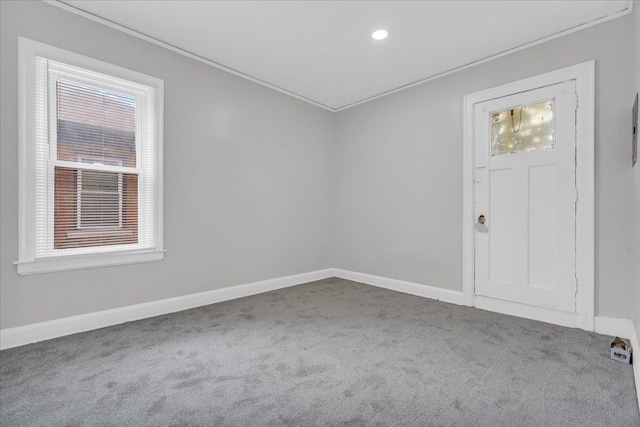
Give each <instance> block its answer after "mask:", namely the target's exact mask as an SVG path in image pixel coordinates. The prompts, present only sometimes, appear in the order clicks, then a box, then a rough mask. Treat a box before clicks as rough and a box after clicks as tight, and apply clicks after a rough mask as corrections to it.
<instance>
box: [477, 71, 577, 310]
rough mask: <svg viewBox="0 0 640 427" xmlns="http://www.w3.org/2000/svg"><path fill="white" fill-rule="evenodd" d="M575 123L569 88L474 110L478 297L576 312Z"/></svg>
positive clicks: (541, 91) (571, 86)
mask: <svg viewBox="0 0 640 427" xmlns="http://www.w3.org/2000/svg"><path fill="white" fill-rule="evenodd" d="M575 117H576V116H575V82H574V81H567V82H564V83H560V84H556V85H552V86H547V87H543V88H540V89H535V90H531V91H527V92H523V93H518V94H514V95H510V96H506V97H502V98H498V99H493V100H490V101H486V102H483V103H479V104H476V105H475V110H474V123H475V124H474V126H475V133H474V141H475V142H474V144H475V177H474V182H475V210H476V217H478V216H480V215H485V223H484V225H482V224H476V238H475V242H476V247H475V293H476V294H477V295H482V296H487V297H492V298H497V299H504V300H508V301H514V302H519V303H524V304H529V305H534V306H540V307H547V308H553V309H556V310H561V311H566V312H575V302H576V301H575V292H576V282H575V212H576V211H575V208H576V205H575V147H576V145H575ZM492 137H493V139H492Z"/></svg>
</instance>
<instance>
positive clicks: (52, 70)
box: [17, 38, 163, 274]
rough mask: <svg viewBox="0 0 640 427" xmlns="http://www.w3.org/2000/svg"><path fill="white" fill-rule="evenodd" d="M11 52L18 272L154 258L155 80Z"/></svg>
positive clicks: (158, 224)
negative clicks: (17, 103)
mask: <svg viewBox="0 0 640 427" xmlns="http://www.w3.org/2000/svg"><path fill="white" fill-rule="evenodd" d="M19 47H20V61H21V66H22V67H23V69H24V70H25V71H24V73H21V75H20V77H21V80H20V89H21V101H22V103H23V105H24V108H23V109H21V113H22V114H23V116H24V117H23V118H22V123H23V124H24V127H23V128H22V129H21V144H22V146H23V149H22V150H21V156H22V157H21V174H22V177H23V178H22V179H21V184H22V185H21V188H20V191H21V193H22V194H23V197H21V200H24V203H22V204H21V206H20V226H21V239H20V260H19V261H18V263H17V264H18V273H20V274H30V273H38V272H46V271H58V270H68V269H75V268H88V267H98V266H104V265H118V264H128V263H134V262H142V261H155V260H160V259H162V257H163V246H162V212H161V207H162V200H161V195H162V167H161V166H162V163H161V160H162V139H161V135H162V133H161V126H162V90H163V83H162V81H161V80H158V79H155V78H153V77H149V76H146V75H143V74H139V73H136V72H133V71H129V70H126V69H123V68H120V67H116V66H113V65H110V64H106V63H103V62H100V61H96V60H93V59H90V58H87V57H84V56H80V55H76V54H73V53H71V52H68V51H64V50H61V49H57V48H54V47H51V46H47V45H44V44H42V43H37V42H33V41H31V40H27V39H23V38H20V45H19Z"/></svg>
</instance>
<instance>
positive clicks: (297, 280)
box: [0, 268, 334, 350]
mask: <svg viewBox="0 0 640 427" xmlns="http://www.w3.org/2000/svg"><path fill="white" fill-rule="evenodd" d="M333 276H334V274H333V269H330V268H329V269H326V270H318V271H313V272H310V273H303V274H296V275H293V276H285V277H279V278H276V279H270V280H263V281H260V282H253V283H248V284H245V285H238V286H229V287H226V288H222V289H214V290H211V291H207V292H200V293H197V294H190V295H183V296H179V297H175V298H168V299H163V300H159V301H152V302H147V303H143V304H135V305H129V306H126V307H119V308H114V309H111V310H104V311H98V312H95V313H88V314H81V315H78V316H71V317H65V318H63V319H56V320H51V321H47V322H40V323H34V324H31V325H26V326H19V327H16V328H8V329H2V330H0V349H2V350H4V349H7V348H12V347H18V346H21V345H25V344H30V343H34V342H38V341H44V340H49V339H52V338H57V337H62V336H65V335H71V334H75V333H78V332H85V331H90V330H93V329H99V328H104V327H107V326H112V325H118V324H120V323H125V322H131V321H134V320H140V319H146V318H149V317H154V316H160V315H163V314H167V313H174V312H176V311H182V310H188V309H190V308H195V307H200V306H203V305H209V304H214V303H217V302H221V301H227V300H232V299H236V298H242V297H246V296H249V295H255V294H260V293H263V292H269V291H272V290H275V289H281V288H286V287H289V286H295V285H299V284H302V283H307V282H313V281H315V280H321V279H327V278H329V277H333Z"/></svg>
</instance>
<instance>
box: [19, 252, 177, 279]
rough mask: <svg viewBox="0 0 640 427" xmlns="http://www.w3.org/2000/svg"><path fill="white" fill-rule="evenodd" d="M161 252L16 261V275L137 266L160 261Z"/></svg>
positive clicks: (70, 256)
mask: <svg viewBox="0 0 640 427" xmlns="http://www.w3.org/2000/svg"><path fill="white" fill-rule="evenodd" d="M164 252H165V251H163V250H144V251H135V252H111V253H109V252H106V253H105V252H103V253H97V254H86V255H66V256H65V255H63V256H59V257H48V258H39V259H35V260H32V261H17V262H15V264H16V265H17V267H18V274H19V275H21V276H24V275H29V274H39V273H52V272H55V271H69V270H83V269H87V268H98V267H113V266H117V265H127V264H139V263H143V262H153V261H161V260H162V259H163V258H164Z"/></svg>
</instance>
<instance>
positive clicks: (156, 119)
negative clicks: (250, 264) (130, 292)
mask: <svg viewBox="0 0 640 427" xmlns="http://www.w3.org/2000/svg"><path fill="white" fill-rule="evenodd" d="M18 56H19V82H18V90H19V96H18V99H19V137H20V145H19V146H20V150H19V258H18V261H17V262H16V263H15V264H16V265H17V271H18V274H20V275H25V274H35V273H45V272H53V271H63V270H76V269H84V268H94V267H104V266H114V265H124V264H133V263H140V262H149V261H160V260H162V259H163V258H164V242H163V212H162V206H163V128H164V123H163V117H164V82H163V81H162V80H160V79H158V78H155V77H151V76H148V75H145V74H142V73H138V72H135V71H131V70H128V69H125V68H122V67H118V66H115V65H112V64H108V63H105V62H102V61H98V60H96V59H93V58H89V57H86V56H82V55H78V54H75V53H73V52H69V51H67V50H63V49H59V48H56V47H53V46H49V45H46V44H43V43H39V42H35V41H33V40H29V39H26V38H23V37H18ZM36 57H42V58H46V59H47V60H50V61H56V62H59V63H62V64H66V65H68V66H71V67H78V68H82V69H84V70H87V71H89V72H97V73H101V74H104V75H108V76H110V77H115V78H117V79H123V80H126V81H128V82H131V83H132V84H135V85H144V86H146V87H150V88H153V89H154V91H153V92H150V93H153V94H154V95H153V96H151V97H150V96H147V97H142V98H138V95H136V94H135V93H134V92H132V93H131V94H133V95H135V96H136V99H137V105H138V106H140V102H142V103H143V107H145V106H147V103H149V104H150V105H153V108H152V109H151V110H149V111H153V114H152V116H149V117H150V118H151V122H149V123H152V126H151V127H150V129H152V130H151V131H150V135H151V137H152V139H153V141H154V145H153V150H152V152H153V155H152V161H151V162H150V163H149V166H147V170H148V172H147V173H148V174H149V175H148V176H149V177H152V178H149V179H150V180H151V182H152V183H153V187H152V190H151V191H150V192H149V193H148V196H149V197H144V199H143V194H142V191H141V190H140V189H141V187H142V185H144V183H143V181H144V179H145V175H144V171H143V170H142V169H141V167H140V165H141V163H140V145H139V144H140V142H139V140H138V131H136V168H129V167H123V166H109V165H100V164H91V163H88V164H86V165H84V164H82V163H80V162H68V161H61V160H57V159H56V158H55V156H56V154H54V155H53V156H54V157H49V160H48V161H47V164H48V167H47V170H45V171H43V170H42V168H39V169H38V168H37V158H36V157H37V156H38V155H42V154H41V153H38V152H37V146H36V143H37V142H36V137H37V135H36V133H37V130H38V126H39V123H40V126H42V120H40V121H38V120H36V105H37V104H38V102H40V101H42V98H44V97H42V98H41V99H40V100H38V99H37V93H36V87H37V82H36V75H37V74H36ZM50 82H51V79H50V78H49V81H48V82H47V84H48V85H50V84H51V83H50ZM138 87H140V86H138ZM116 89H117V90H118V91H120V89H121V88H120V87H118V88H116ZM50 90H51V89H50V87H49V91H50ZM54 93H55V92H54ZM123 93H126V94H129V93H127V92H126V91H125V92H123ZM140 96H141V95H140ZM51 98H53V100H52V99H51ZM45 102H49V103H50V102H55V96H50V97H47V100H46V101H45ZM145 111H146V109H145ZM48 116H49V124H48V129H47V131H48V132H49V134H50V135H51V133H52V132H53V133H55V132H56V125H55V117H53V120H52V117H51V111H50V110H49V113H48ZM140 120H141V119H140V117H139V116H138V115H136V128H137V129H138V126H139V121H140ZM40 130H41V131H42V129H40ZM148 134H149V133H148ZM55 141H56V137H55V135H53V137H51V136H50V138H49V144H50V146H49V150H50V151H53V153H55V152H56V150H55V146H52V145H53V144H55ZM40 146H41V145H40ZM149 152H151V151H149ZM40 160H42V159H40ZM151 163H152V165H151ZM55 166H59V167H71V168H74V169H91V170H104V171H106V172H118V173H120V174H122V173H130V172H131V171H132V170H133V169H135V170H136V172H137V173H138V176H139V179H138V188H139V191H138V215H139V217H138V218H139V221H138V227H139V229H138V235H140V230H141V228H140V227H141V218H142V215H143V213H144V214H145V215H146V216H145V217H144V218H148V219H149V221H150V222H148V224H151V226H152V228H153V236H152V238H151V239H150V242H152V243H147V244H144V245H143V244H126V245H125V244H123V245H113V246H103V247H90V248H83V249H59V250H54V249H53V209H54V200H53V198H54V195H53V194H52V193H53V191H52V189H53V185H48V186H47V188H48V193H49V194H48V196H47V209H46V212H45V215H46V217H44V216H43V214H42V212H43V211H44V210H43V209H40V210H38V211H37V210H36V191H42V184H41V182H42V180H43V179H45V180H52V179H54V173H53V171H54V168H55ZM37 181H38V182H40V184H37ZM38 185H40V186H39V187H38ZM38 188H40V190H37V189H38ZM145 209H146V210H145ZM37 233H41V234H39V235H40V236H42V235H43V234H42V233H47V241H48V242H49V243H48V245H49V250H48V251H47V253H46V255H41V254H40V253H38V254H37V253H36V235H37Z"/></svg>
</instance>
